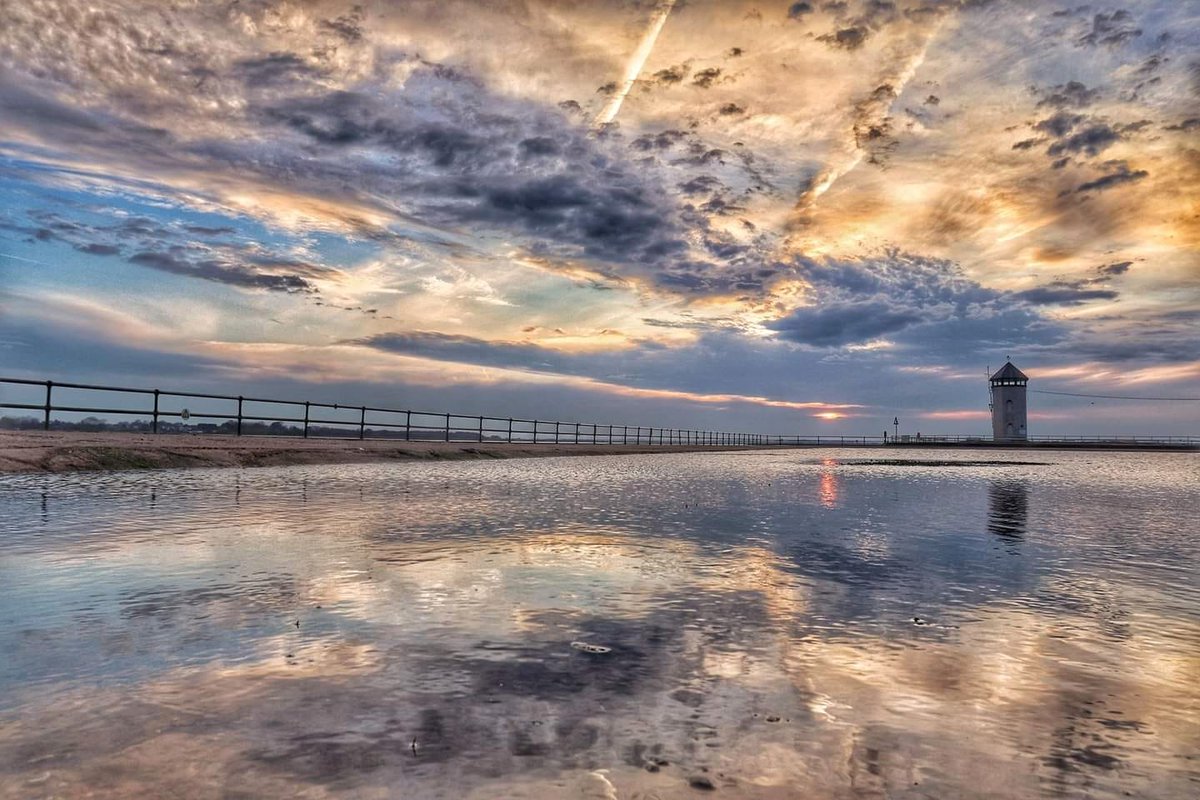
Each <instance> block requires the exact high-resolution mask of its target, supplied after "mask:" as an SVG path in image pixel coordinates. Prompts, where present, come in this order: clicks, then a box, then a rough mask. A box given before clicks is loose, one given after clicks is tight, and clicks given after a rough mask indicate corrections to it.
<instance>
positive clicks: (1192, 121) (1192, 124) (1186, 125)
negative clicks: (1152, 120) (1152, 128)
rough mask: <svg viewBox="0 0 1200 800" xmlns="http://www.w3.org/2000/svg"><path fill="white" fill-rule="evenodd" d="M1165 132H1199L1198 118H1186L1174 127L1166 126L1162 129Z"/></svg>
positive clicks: (1199, 123) (1199, 122)
mask: <svg viewBox="0 0 1200 800" xmlns="http://www.w3.org/2000/svg"><path fill="white" fill-rule="evenodd" d="M1163 130H1165V131H1194V130H1200V117H1188V118H1187V119H1185V120H1183V121H1182V122H1179V123H1176V124H1174V125H1167V126H1165V127H1164V128H1163Z"/></svg>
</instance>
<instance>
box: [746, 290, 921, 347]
mask: <svg viewBox="0 0 1200 800" xmlns="http://www.w3.org/2000/svg"><path fill="white" fill-rule="evenodd" d="M920 321H921V317H920V315H918V314H917V313H916V312H914V311H907V310H902V309H896V308H893V307H891V306H889V305H888V304H887V303H885V302H882V301H872V302H863V303H846V304H844V305H834V306H818V307H809V308H799V309H796V310H795V311H793V312H792V313H791V314H789V315H787V316H786V317H784V318H782V319H779V320H775V321H774V322H771V323H768V325H767V327H769V328H770V329H771V330H774V331H776V332H777V333H778V334H779V337H780V338H781V339H786V340H788V341H793V342H799V343H802V344H807V345H812V346H814V347H842V346H844V345H847V344H857V343H861V342H867V341H870V340H872V339H877V338H879V337H880V336H883V335H885V334H889V333H895V332H896V331H899V330H901V329H903V328H907V327H908V326H909V325H913V324H915V323H917V322H920Z"/></svg>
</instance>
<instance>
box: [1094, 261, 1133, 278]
mask: <svg viewBox="0 0 1200 800" xmlns="http://www.w3.org/2000/svg"><path fill="white" fill-rule="evenodd" d="M1131 266H1133V262H1132V261H1116V262H1113V263H1112V264H1105V265H1103V266H1100V267H1096V272H1097V273H1099V274H1100V275H1124V274H1125V273H1126V272H1128V271H1129V268H1130V267H1131Z"/></svg>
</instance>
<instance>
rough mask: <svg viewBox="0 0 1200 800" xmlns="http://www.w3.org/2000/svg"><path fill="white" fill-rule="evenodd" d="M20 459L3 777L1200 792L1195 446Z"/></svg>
mask: <svg viewBox="0 0 1200 800" xmlns="http://www.w3.org/2000/svg"><path fill="white" fill-rule="evenodd" d="M860 454H861V451H857V454H856V451H853V450H847V451H836V450H834V451H827V452H826V453H824V454H823V455H822V457H820V458H813V457H812V454H811V451H804V452H799V451H797V452H788V451H775V452H759V453H739V454H716V453H710V454H671V455H655V456H620V457H605V458H574V459H559V458H550V459H529V460H513V461H498V462H456V463H403V464H375V465H338V466H311V467H290V468H264V469H255V470H194V471H158V472H130V473H107V474H105V473H99V474H71V475H55V476H42V475H20V476H4V477H0V505H2V506H3V508H4V511H5V513H4V514H3V515H0V652H3V653H5V658H4V659H3V660H0V787H5V788H4V789H3V790H0V795H4V796H7V795H6V794H5V793H8V794H13V796H26V795H28V794H34V795H53V794H60V795H71V794H80V793H82V792H83V791H84V790H85V789H86V790H87V791H92V792H95V793H96V794H98V795H99V796H112V797H116V796H131V795H159V796H162V795H168V794H180V795H189V796H190V795H195V794H203V793H217V792H219V791H222V790H223V789H222V787H229V786H231V785H233V783H234V782H236V784H237V787H238V788H237V791H239V792H243V793H247V794H251V795H259V796H262V795H298V794H305V793H308V794H312V793H324V794H328V795H331V796H361V795H363V794H369V793H371V792H375V793H378V794H381V795H394V796H420V797H447V798H461V797H471V796H488V797H495V796H504V797H538V798H541V797H546V796H564V794H565V796H581V797H583V796H596V797H605V796H613V795H615V796H620V797H625V796H634V795H637V794H638V793H641V794H642V795H644V796H657V797H662V798H667V797H688V796H694V794H695V792H696V791H698V790H705V789H709V788H711V789H713V790H715V791H717V792H718V793H723V794H728V795H730V796H743V797H792V796H795V793H797V792H800V793H802V794H804V795H806V796H812V797H823V796H828V797H836V796H846V795H847V794H849V793H857V794H867V795H891V796H913V797H920V796H930V795H932V796H954V797H1021V798H1025V797H1052V796H1059V795H1062V794H1082V793H1086V794H1087V795H1088V796H1095V797H1108V796H1112V797H1120V796H1125V793H1126V792H1132V793H1135V794H1137V793H1147V792H1149V793H1152V794H1154V795H1155V796H1157V797H1189V796H1191V795H1192V793H1193V790H1194V788H1195V785H1196V784H1195V781H1196V780H1198V779H1200V776H1198V775H1197V771H1196V767H1195V762H1194V753H1195V750H1196V745H1197V739H1196V735H1195V712H1196V707H1195V693H1194V686H1195V680H1196V672H1195V665H1196V664H1197V663H1200V609H1198V603H1200V601H1198V600H1197V596H1198V595H1197V592H1196V588H1197V584H1196V575H1197V574H1200V572H1198V569H1197V568H1198V567H1200V558H1198V555H1200V552H1198V551H1200V544H1198V543H1197V542H1198V538H1197V536H1196V534H1197V533H1198V531H1197V530H1196V527H1195V520H1194V509H1195V508H1196V507H1197V504H1198V501H1200V472H1198V471H1197V466H1196V463H1197V462H1196V460H1195V457H1194V456H1190V455H1183V454H1131V453H1113V454H1098V453H1065V452H1064V453H1057V452H1056V453H1053V454H1045V455H1044V456H1043V455H1042V454H1039V459H1038V462H1037V463H1033V462H1031V461H1030V460H1029V459H1028V458H1027V457H1026V458H1022V456H1024V454H1019V453H1005V452H1003V451H999V452H996V453H994V454H993V453H989V454H988V458H987V459H986V460H983V459H978V458H970V457H969V455H970V454H966V453H963V452H962V451H945V452H937V451H930V452H929V453H926V454H923V455H922V457H921V458H919V459H905V460H902V461H897V460H895V459H863V458H861V455H860Z"/></svg>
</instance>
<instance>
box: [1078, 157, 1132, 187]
mask: <svg viewBox="0 0 1200 800" xmlns="http://www.w3.org/2000/svg"><path fill="white" fill-rule="evenodd" d="M1112 166H1113V167H1115V169H1114V171H1113V172H1110V173H1108V174H1107V175H1104V176H1101V177H1099V178H1097V179H1096V180H1094V181H1088V182H1087V183H1083V184H1080V185H1079V186H1078V187H1077V188H1076V189H1075V192H1076V193H1077V194H1078V193H1081V192H1092V191H1096V192H1099V191H1104V190H1105V189H1111V188H1112V187H1114V186H1121V185H1123V184H1126V183H1136V182H1138V181H1140V180H1142V179H1144V178H1147V177H1149V176H1150V173H1149V172H1147V171H1146V170H1144V169H1139V170H1130V169H1129V165H1128V164H1126V163H1125V162H1123V161H1122V162H1116V163H1114V164H1112Z"/></svg>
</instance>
